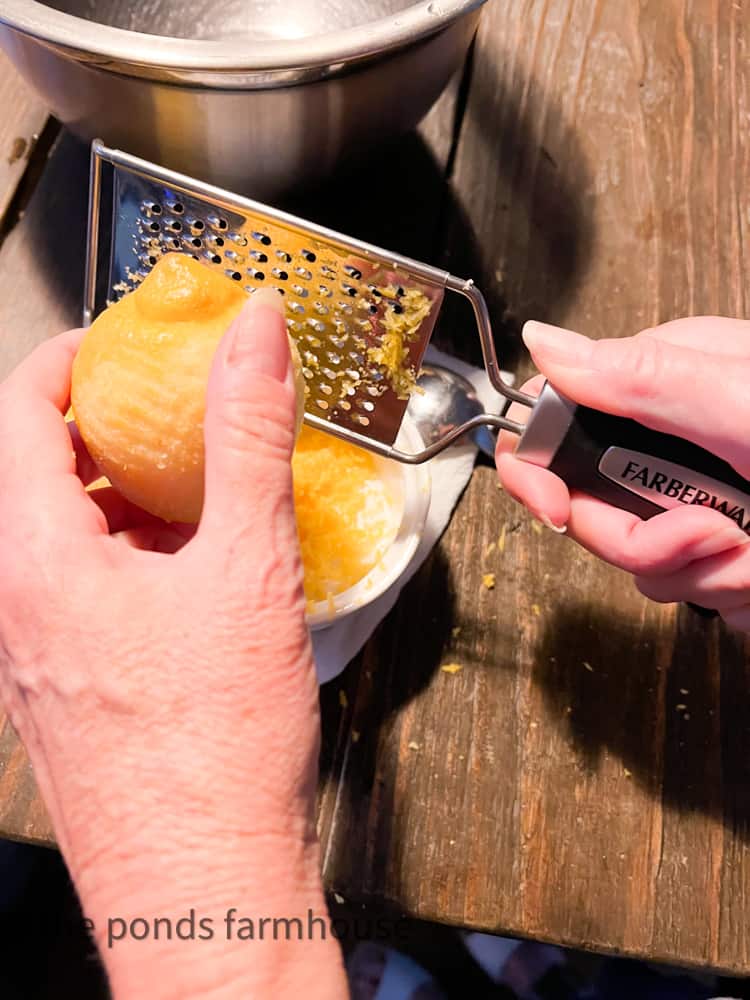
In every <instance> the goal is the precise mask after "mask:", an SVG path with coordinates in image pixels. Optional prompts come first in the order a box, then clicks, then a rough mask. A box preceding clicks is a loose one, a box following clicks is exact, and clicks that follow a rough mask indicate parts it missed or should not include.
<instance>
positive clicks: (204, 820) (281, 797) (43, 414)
mask: <svg viewBox="0 0 750 1000" xmlns="http://www.w3.org/2000/svg"><path fill="white" fill-rule="evenodd" d="M264 301H265V300H263V299H262V297H260V296H259V299H258V304H256V305H255V306H254V307H247V308H246V310H245V311H244V312H243V314H242V315H241V316H240V318H239V319H238V320H237V321H235V324H234V326H233V327H232V329H231V330H230V331H229V333H228V334H227V335H226V337H225V338H224V340H223V341H222V344H221V346H220V348H219V350H218V353H217V356H216V359H215V362H214V366H213V370H212V374H211V380H210V384H209V389H208V397H207V410H206V417H205V427H204V434H205V444H206V499H205V506H204V510H203V516H202V519H201V522H200V524H199V525H198V528H197V530H194V529H186V528H183V527H181V526H179V525H168V524H166V523H164V522H162V521H160V520H158V519H156V518H154V517H151V516H150V515H147V514H144V513H143V512H141V511H139V510H138V509H136V508H134V507H132V506H130V505H129V504H128V503H126V502H125V501H124V500H122V498H121V497H119V495H118V494H116V493H114V491H112V490H111V489H103V490H95V491H94V492H92V493H87V492H86V490H85V486H86V484H87V483H88V482H90V481H92V480H93V479H95V478H96V477H97V475H98V473H97V470H96V469H95V468H94V467H93V464H92V462H91V460H90V458H89V457H88V455H87V454H86V452H85V449H84V448H83V446H82V445H81V443H80V439H79V437H78V435H77V433H76V431H75V428H72V429H70V430H69V428H68V426H67V425H66V424H65V421H64V417H63V414H64V413H65V412H66V409H67V407H68V402H69V393H70V370H71V364H72V361H73V357H74V354H75V351H76V348H77V345H78V343H79V341H80V338H81V336H82V332H81V331H73V332H70V333H67V334H63V335H62V336H59V337H56V338H54V339H52V340H50V341H47V342H46V343H44V344H43V345H42V346H40V347H39V348H37V350H36V351H35V352H34V353H33V354H32V355H30V356H29V357H28V358H27V359H26V360H25V361H24V362H23V363H22V364H21V365H20V367H19V368H18V369H16V371H15V372H13V373H12V374H11V375H10V377H9V378H8V379H7V380H6V381H5V382H4V383H3V384H2V385H0V567H1V570H0V694H1V695H2V701H3V704H4V706H5V707H6V709H7V711H8V714H9V716H10V718H11V721H12V723H13V725H14V726H15V727H16V729H17V730H18V732H19V734H20V735H21V737H22V739H23V741H24V742H25V744H26V746H27V748H28V751H29V754H30V757H31V760H32V763H33V766H34V771H35V774H36V777H37V780H38V783H39V786H40V788H41V791H42V793H43V796H44V799H45V802H46V804H47V806H48V809H49V812H50V815H51V818H52V821H53V823H54V827H55V830H56V833H57V836H58V838H59V843H60V846H61V848H62V850H63V852H64V855H65V858H66V861H67V863H68V865H69V867H70V870H71V873H72V875H73V877H74V880H75V882H76V885H77V888H78V890H79V893H80V895H81V898H82V902H83V905H84V909H85V911H86V913H87V915H89V916H90V917H92V918H93V919H94V921H95V923H96V925H97V935H98V936H99V938H100V941H101V934H102V928H101V927H100V923H101V922H103V921H104V920H105V919H106V916H109V915H111V914H117V915H121V916H124V917H128V916H131V917H132V916H133V915H144V910H145V911H146V913H145V915H146V916H148V915H149V912H150V913H151V914H152V915H154V914H155V915H169V914H172V913H174V914H175V915H176V916H181V915H183V914H184V913H185V912H186V911H187V908H189V907H190V906H195V907H198V908H202V911H203V912H204V913H214V912H215V915H216V919H217V921H218V920H220V915H221V913H223V912H224V910H225V909H226V907H227V906H232V905H234V906H238V905H242V904H243V903H244V904H245V905H246V906H247V907H248V908H251V907H252V905H253V900H254V902H255V905H256V906H258V908H260V902H261V900H262V910H263V912H268V913H273V912H274V908H275V907H276V911H277V912H282V913H287V911H288V909H289V907H290V905H292V903H293V902H294V901H297V900H298V899H301V898H306V899H307V900H308V902H309V905H312V906H314V907H315V906H317V907H318V910H319V911H320V912H322V913H325V908H324V902H323V896H322V890H321V888H320V881H319V873H318V845H317V839H316V835H315V826H314V814H313V804H314V791H315V784H316V776H317V756H318V739H319V737H318V728H319V718H318V688H317V682H316V678H315V672H314V664H313V660H312V654H311V647H310V641H309V635H308V630H307V627H306V624H305V620H304V613H305V602H304V596H303V589H302V568H301V562H300V556H299V548H298V543H297V536H296V528H295V521H294V510H293V494H292V477H291V468H290V457H291V452H292V448H293V442H294V410H295V397H294V386H293V380H292V375H291V371H290V363H289V348H288V343H287V340H286V331H285V326H284V322H283V319H282V317H281V315H280V313H279V311H278V309H277V308H276V307H275V306H273V305H271V304H268V303H267V302H266V304H264ZM191 536H192V537H191ZM238 872H241V875H240V876H239V877H238ZM248 894H249V898H248ZM305 894H306V895H305ZM135 947H136V952H135V956H136V963H135V964H137V965H139V966H141V967H142V972H141V975H142V976H144V977H145V976H147V968H148V961H147V959H148V956H149V954H151V953H152V952H153V955H154V956H156V957H157V958H158V959H159V961H161V960H162V958H163V960H164V961H165V962H166V963H167V966H168V968H169V969H170V970H171V971H170V973H169V974H168V975H167V976H166V978H165V982H171V981H172V980H173V981H174V983H175V984H176V985H175V986H174V990H175V992H174V995H175V996H184V995H186V994H185V988H186V984H187V983H189V985H190V990H191V996H192V995H194V996H198V995H202V991H205V993H206V995H211V996H219V995H223V994H221V991H220V989H219V987H220V986H221V983H222V981H225V980H226V981H227V982H228V981H230V980H231V981H236V982H239V981H241V980H242V976H243V975H244V974H245V970H246V968H247V965H248V962H247V958H246V956H245V957H243V956H234V955H232V954H231V953H229V950H228V953H227V954H226V955H225V956H224V957H223V959H222V960H221V961H218V960H217V961H214V960H212V961H211V962H210V963H206V962H204V963H203V965H202V966H201V968H200V969H197V968H196V969H192V968H191V969H190V971H189V973H188V972H185V971H184V969H185V968H186V967H189V966H190V962H188V961H187V953H186V951H185V948H184V945H182V946H181V947H182V950H180V948H179V947H178V948H177V950H174V949H172V950H170V949H169V948H167V949H166V951H165V953H164V955H163V956H162V955H161V952H160V951H159V949H160V948H161V947H163V946H160V945H157V944H156V943H153V944H152V943H150V942H143V943H139V944H137V945H136V946H135ZM149 949H152V952H151V951H149ZM204 950H205V945H204ZM303 950H304V949H303ZM121 952H122V954H123V956H125V955H126V954H127V951H126V950H125V949H124V948H123V949H121ZM307 955H308V958H309V956H310V952H309V951H308V952H307ZM114 956H115V952H112V958H111V963H110V962H108V964H110V974H111V976H112V978H113V983H114V986H115V987H117V988H120V989H121V990H122V991H123V992H122V995H125V992H126V991H127V990H128V989H129V988H130V987H133V988H134V989H136V993H135V995H138V990H137V983H138V982H139V980H138V975H139V973H138V972H137V971H134V968H133V965H134V963H133V962H132V961H131V962H129V963H125V964H124V965H123V966H121V967H120V966H118V965H117V962H116V960H115V957H114ZM215 957H216V956H214V958H215ZM105 959H107V956H106V955H105ZM335 962H338V959H337V958H336V960H335ZM334 964H335V963H334ZM256 966H258V968H260V966H262V961H261V960H260V959H257V960H256ZM170 975H171V977H172V979H171V980H170ZM278 975H281V974H278ZM337 976H338V971H335V972H334V975H333V979H334V980H336V981H338V980H337ZM134 977H135V978H134ZM320 978H321V982H323V981H324V980H325V976H321V977H320ZM183 979H184V981H183ZM145 981H147V980H144V982H145ZM285 981H286V980H283V979H277V980H276V979H274V980H272V979H268V980H264V981H263V982H264V984H265V985H264V988H267V989H269V990H270V989H278V990H282V993H279V994H278V995H282V994H283V987H282V985H281V984H282V982H285ZM272 982H273V984H274V985H272ZM289 982H290V983H291V979H290V980H289ZM255 985H256V986H257V983H256V984H255ZM150 988H151V992H149V995H150V996H156V995H157V994H156V993H155V992H153V984H152V986H151V987H150ZM180 990H182V992H180ZM118 995H120V994H118ZM144 995H145V994H144ZM158 995H159V996H161V995H162V994H161V993H160V994H158ZM164 995H165V996H166V995H170V996H171V995H172V994H171V993H166V992H165V993H164ZM227 995H236V994H233V993H232V992H231V991H230V992H229V993H227ZM243 995H245V994H243ZM247 995H250V994H249V993H247ZM253 995H254V994H253ZM268 995H271V993H269V994H268ZM314 995H317V994H314ZM321 995H323V994H322V993H321ZM326 995H327V996H328V995H330V996H334V995H338V994H337V993H336V990H335V989H333V988H332V987H331V983H330V982H329V984H328V993H327V994H326Z"/></svg>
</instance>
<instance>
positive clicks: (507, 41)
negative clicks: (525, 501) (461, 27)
mask: <svg viewBox="0 0 750 1000" xmlns="http://www.w3.org/2000/svg"><path fill="white" fill-rule="evenodd" d="M749 28H750V9H748V5H747V4H743V3H732V4H704V3H695V2H693V3H687V2H686V3H683V2H679V0H668V2H665V3H655V2H643V3H638V4H636V3H632V4H628V3H626V4H611V3H606V2H602V0H598V2H588V0H552V2H550V0H547V2H542V0H530V2H525V0H524V2H522V0H516V2H513V0H509V2H503V3H496V4H491V5H488V7H487V9H486V12H485V15H484V17H483V20H482V25H481V28H480V33H479V37H478V40H477V46H476V52H475V60H474V73H473V79H472V83H471V90H470V93H469V99H468V104H467V107H466V114H465V117H464V120H463V123H462V130H461V138H460V143H459V145H458V149H457V155H456V158H455V164H454V170H453V175H452V183H453V200H452V201H449V202H448V203H447V211H446V213H445V227H444V231H443V233H442V237H441V238H442V242H443V245H442V260H443V263H444V264H445V265H446V266H448V267H449V268H450V269H451V270H453V271H455V272H456V273H461V274H466V275H471V276H473V277H475V278H476V279H477V280H478V281H479V283H480V286H481V287H482V289H483V290H484V291H485V292H486V294H487V296H488V299H489V301H490V307H491V311H492V314H493V319H494V322H495V325H496V328H497V331H498V342H499V346H500V348H501V351H502V356H503V357H504V358H505V359H506V360H508V359H514V360H515V359H517V362H518V370H519V372H521V373H524V372H526V371H528V370H529V366H528V360H527V359H526V357H525V355H524V353H523V351H522V350H521V349H520V342H519V338H518V330H519V321H521V320H524V319H526V318H531V317H534V318H537V319H545V320H548V321H550V322H555V323H559V324H562V325H568V326H570V327H572V328H575V329H580V330H582V331H584V332H586V333H589V334H591V335H594V336H606V335H610V336H611V335H625V334H628V333H632V332H635V331H636V330H638V329H641V328H643V327H645V326H647V325H649V324H652V323H656V322H660V321H663V320H666V319H669V318H671V317H674V316H677V315H686V314H691V313H699V312H714V313H724V314H730V315H743V314H744V312H745V308H746V307H745V299H744V286H745V284H746V283H747V281H748V277H749V276H750V275H749V273H748V268H749V266H750V265H749V263H748V260H747V257H746V255H745V253H744V246H745V245H746V244H747V237H748V224H749V223H750V217H749V216H748V213H747V212H746V211H745V209H744V201H745V200H746V194H745V191H746V181H745V178H746V176H747V172H748V171H747V157H748V148H749V147H750V138H748V133H747V129H746V128H744V122H745V118H746V114H747V108H748V103H749V99H750V70H748V68H747V66H746V61H745V59H744V52H745V46H746V42H747V34H748V29H749ZM433 259H434V254H433ZM449 315H450V314H449ZM467 328H468V327H467ZM444 329H445V325H444ZM452 332H454V331H451V330H450V329H449V330H448V336H450V334H451V333H452ZM454 342H456V343H457V345H458V347H459V349H460V350H462V351H463V353H465V354H469V355H473V356H474V357H477V356H478V352H477V351H476V345H475V343H474V342H473V340H472V337H471V335H468V334H467V335H466V336H465V337H460V338H456V337H455V335H454ZM503 524H505V525H507V526H508V528H507V529H506V535H505V551H504V553H503V555H502V558H501V557H500V556H498V554H497V549H495V552H494V554H492V555H491V556H486V555H483V553H484V552H485V551H486V547H487V546H489V545H490V544H491V542H492V541H493V540H494V539H495V538H496V537H497V535H498V533H499V531H500V530H501V526H502V525H503ZM511 529H512V530H511ZM508 532H509V533H508ZM493 560H494V563H495V565H492V563H493ZM486 569H492V570H494V571H496V572H497V585H496V587H495V589H494V590H493V591H491V592H486V591H484V590H483V589H482V586H481V575H482V572H483V571H484V570H486ZM453 627H460V628H461V632H460V633H459V634H458V636H453V635H452V634H451V629H452V628H453ZM747 651H748V648H747V645H746V643H744V642H743V641H741V640H739V639H737V638H734V637H731V636H729V635H728V634H727V633H726V632H725V631H724V630H723V629H722V628H721V626H720V625H719V624H718V623H717V622H711V621H707V620H705V619H702V618H699V617H697V616H696V615H695V614H694V613H693V612H690V611H688V610H687V609H676V608H674V607H665V608H660V607H657V606H655V605H652V604H649V603H648V602H646V601H644V600H643V599H642V598H641V597H640V596H639V595H638V594H637V593H636V591H635V589H634V587H633V586H632V584H631V582H630V581H629V580H628V579H627V577H625V576H624V575H623V574H621V573H618V572H616V571H614V570H610V569H607V568H606V567H603V566H601V565H600V564H598V563H597V562H596V561H595V560H593V559H592V558H590V557H589V556H587V555H586V554H585V553H583V552H580V551H579V550H577V549H576V548H575V547H574V546H573V545H572V544H571V543H569V542H568V541H566V540H565V539H560V538H557V537H555V536H552V535H551V534H550V533H548V532H543V533H541V534H538V533H537V532H536V531H534V530H533V529H532V528H531V527H530V525H529V522H528V520H527V519H526V518H525V516H524V515H522V514H521V513H520V512H518V511H517V510H516V509H515V508H514V507H513V505H512V504H511V502H510V501H509V499H508V498H507V497H504V496H503V495H502V494H501V493H500V492H499V491H498V490H497V489H496V488H495V485H494V476H493V474H492V472H491V471H490V470H488V469H480V470H478V472H477V473H476V474H475V476H474V479H473V480H472V483H471V485H470V487H469V489H468V490H467V492H466V494H465V496H464V498H463V500H462V502H461V504H460V506H459V509H458V511H457V514H456V516H455V517H454V521H453V523H452V525H451V527H450V528H449V530H448V532H447V533H446V536H445V538H444V539H443V542H442V545H441V548H440V551H439V553H437V554H436V556H435V558H434V559H433V560H432V561H431V563H430V564H429V565H428V566H427V567H425V569H424V571H423V572H422V573H421V574H420V575H419V577H418V578H417V579H416V580H415V581H414V582H413V583H412V585H411V586H410V587H409V588H408V590H407V593H406V594H405V595H404V598H403V599H402V601H401V603H400V605H399V607H398V609H397V610H396V611H395V612H394V614H393V615H392V616H391V618H390V619H389V621H388V622H387V623H386V624H385V625H384V626H383V627H382V628H381V629H380V631H379V633H378V636H377V637H376V640H375V643H374V644H373V645H372V646H371V648H370V651H369V653H368V657H369V663H368V666H369V670H370V672H371V677H370V678H368V677H367V674H366V673H364V674H360V675H359V677H358V678H356V677H355V678H353V679H352V678H347V682H348V683H349V684H350V691H349V702H350V708H349V709H348V710H347V713H345V714H347V717H348V718H351V724H352V725H354V726H355V727H356V728H357V729H358V730H361V731H362V737H361V739H360V741H359V742H358V743H356V744H351V743H349V744H348V745H346V746H345V747H344V746H343V744H342V747H341V748H340V749H339V754H338V757H337V760H336V761H335V762H334V765H333V767H334V769H335V768H336V767H338V768H339V773H340V774H341V776H342V780H341V786H340V789H339V802H340V816H341V817H342V819H341V821H340V822H339V824H338V826H337V827H336V829H335V830H334V832H333V836H332V837H331V840H330V842H329V844H328V854H327V874H328V877H329V879H330V880H331V881H332V883H334V884H335V885H336V886H337V888H338V889H339V890H340V891H341V892H342V893H343V894H344V895H346V896H349V897H352V898H355V899H356V898H360V897H365V896H368V895H379V896H384V897H386V898H387V899H389V900H391V901H394V902H397V903H398V904H400V905H402V906H403V907H404V908H405V909H407V910H408V911H410V912H413V913H417V914H419V915H420V916H424V917H428V918H429V917H432V918H434V919H439V920H449V921H453V922H455V923H458V924H463V925H469V926H475V927H480V928H485V929H496V930H506V931H511V932H514V933H518V934H528V935H532V936H536V937H540V938H546V939H552V940H556V941H563V942H567V943H570V944H573V945H576V946H582V947H589V948H595V949H599V950H604V951H609V950H611V951H624V952H626V953H629V954H634V955H642V956H650V957H654V958H662V959H667V960H670V961H677V962H686V963H695V964H700V965H710V966H714V967H722V968H725V969H728V970H741V971H747V967H748V954H747V943H746V941H745V934H744V929H745V928H746V926H747V920H748V914H747V911H746V900H747V899H748V896H749V895H750V893H749V892H748V879H749V878H750V865H749V864H748V857H747V851H748V847H747V844H748V819H749V818H750V809H749V802H748V794H749V793H748V792H747V788H748V787H750V785H749V783H748V773H747V763H746V761H747V756H748V755H747V748H746V745H745V744H746V734H747V732H748V728H749V725H750V714H749V712H748V694H747V692H748V685H747V680H748V678H747V666H746V664H747ZM446 660H456V661H458V662H460V663H462V664H463V670H462V671H460V672H459V673H458V674H455V675H446V674H445V673H443V672H441V671H440V670H439V667H440V665H441V664H442V663H444V662H445V661H446ZM342 803H343V804H342ZM353 843H356V844H357V845H358V846H359V847H360V849H359V850H355V851H352V844H353Z"/></svg>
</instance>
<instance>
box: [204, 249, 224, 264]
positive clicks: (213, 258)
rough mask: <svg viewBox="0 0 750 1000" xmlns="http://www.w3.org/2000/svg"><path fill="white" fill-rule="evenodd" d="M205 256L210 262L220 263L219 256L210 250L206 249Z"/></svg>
mask: <svg viewBox="0 0 750 1000" xmlns="http://www.w3.org/2000/svg"><path fill="white" fill-rule="evenodd" d="M205 257H206V259H207V260H210V261H211V263H212V264H221V257H220V256H219V255H218V254H216V253H212V252H211V251H210V250H206V253H205Z"/></svg>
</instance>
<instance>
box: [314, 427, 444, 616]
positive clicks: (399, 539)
mask: <svg viewBox="0 0 750 1000" xmlns="http://www.w3.org/2000/svg"><path fill="white" fill-rule="evenodd" d="M396 443H397V445H398V447H399V448H402V449H403V450H404V451H419V450H420V449H421V448H422V447H424V446H423V444H422V439H421V437H420V435H419V431H418V430H417V428H416V426H415V425H414V424H413V423H412V422H411V421H410V420H409V418H408V417H406V418H405V419H404V422H403V424H402V425H401V430H400V431H399V436H398V440H397V442H396ZM375 461H376V462H377V465H378V470H379V472H380V474H381V476H382V477H383V479H384V480H385V482H386V483H387V484H388V486H389V488H390V491H391V494H392V496H393V505H394V518H395V519H396V521H397V523H398V526H397V529H396V534H395V537H394V539H393V541H392V542H391V544H390V545H389V546H388V548H387V550H386V551H385V553H384V555H383V557H382V559H381V560H380V562H378V563H377V565H375V566H373V568H372V569H371V570H370V572H369V573H368V574H367V575H366V576H363V577H362V579H361V580H359V581H358V582H357V583H355V584H354V586H352V587H349V589H348V590H344V591H342V592H341V593H340V594H337V595H336V597H334V598H332V599H331V600H330V601H320V602H318V603H316V604H313V605H312V606H311V607H310V608H309V610H308V612H307V623H308V625H309V626H310V628H311V629H312V630H313V631H315V630H316V629H322V628H327V627H329V626H330V625H333V624H335V623H336V622H337V621H340V620H341V619H342V618H344V617H345V616H346V615H349V614H351V613H352V612H353V611H356V610H358V609H359V608H362V607H364V606H365V605H366V604H370V603H371V602H372V601H374V600H375V598H377V597H380V595H381V594H382V593H384V591H386V590H387V589H388V588H389V587H390V586H392V585H393V584H394V583H396V581H397V580H398V579H399V577H400V576H401V575H402V574H403V573H404V571H405V570H406V567H407V566H408V565H409V563H410V562H411V560H412V558H413V557H414V553H415V552H416V551H417V547H418V545H419V543H420V541H421V538H422V533H423V531H424V526H425V521H426V519H427V511H428V510H429V507H430V491H431V484H430V473H429V470H428V468H427V466H426V465H403V464H402V463H400V462H394V461H392V460H389V459H384V458H378V457H376V458H375Z"/></svg>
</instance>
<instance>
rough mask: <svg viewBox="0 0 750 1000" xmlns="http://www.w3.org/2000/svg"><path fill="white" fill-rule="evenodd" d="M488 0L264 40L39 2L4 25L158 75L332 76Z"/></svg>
mask: <svg viewBox="0 0 750 1000" xmlns="http://www.w3.org/2000/svg"><path fill="white" fill-rule="evenodd" d="M484 3H486V0H420V2H418V3H414V4H412V5H411V6H409V7H407V8H405V9H404V10H402V11H399V12H397V13H396V14H389V15H387V16H385V17H381V18H377V19H376V20H374V21H370V22H368V23H367V24H364V25H358V26H356V27H353V28H346V29H344V30H343V31H333V32H327V33H325V34H321V35H310V36H308V37H305V38H301V39H289V40H286V39H278V40H269V41H262V42H252V43H248V42H242V41H236V42H232V41H227V40H209V41H201V40H199V39H185V38H175V37H172V36H167V35H149V34H146V33H145V32H140V31H129V30H128V29H126V28H114V27H110V26H109V25H104V24H98V23H97V22H95V21H89V20H87V19H86V18H82V17H77V16H76V15H75V14H67V13H65V12H63V11H59V10H55V9H54V8H53V7H48V6H47V5H46V4H43V3H40V2H38V0H0V26H2V25H6V26H7V27H10V28H13V29H16V30H18V31H21V32H23V33H24V34H27V35H31V36H33V37H34V38H36V39H38V40H39V41H41V42H43V43H45V44H47V45H49V44H53V45H58V46H62V47H64V48H65V49H68V50H72V51H74V52H80V53H82V54H84V55H85V56H86V57H87V58H88V59H89V60H90V59H91V57H92V56H95V57H100V58H103V59H110V60H114V61H117V62H120V63H131V64H134V65H140V66H151V67H153V68H154V69H160V70H163V69H175V70H211V71H219V72H230V71H231V72H242V71H246V72H248V73H251V72H253V71H255V70H262V71H270V70H280V69H292V68H309V67H314V66H315V67H318V66H326V67H330V68H331V69H332V70H333V69H337V68H341V65H345V64H346V63H349V62H353V61H355V60H358V59H362V58H366V57H368V56H374V55H377V54H378V53H381V52H384V51H385V50H388V49H392V48H397V47H399V46H403V45H408V44H410V43H412V42H415V41H417V40H419V39H420V38H423V37H424V36H426V35H431V34H434V33H436V32H438V31H440V30H441V29H442V28H444V27H446V26H447V25H449V24H450V23H451V22H452V21H455V20H457V19H458V18H460V17H461V16H462V15H464V14H468V13H469V12H470V11H473V10H475V9H477V8H479V7H481V6H482V5H483V4H484Z"/></svg>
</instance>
